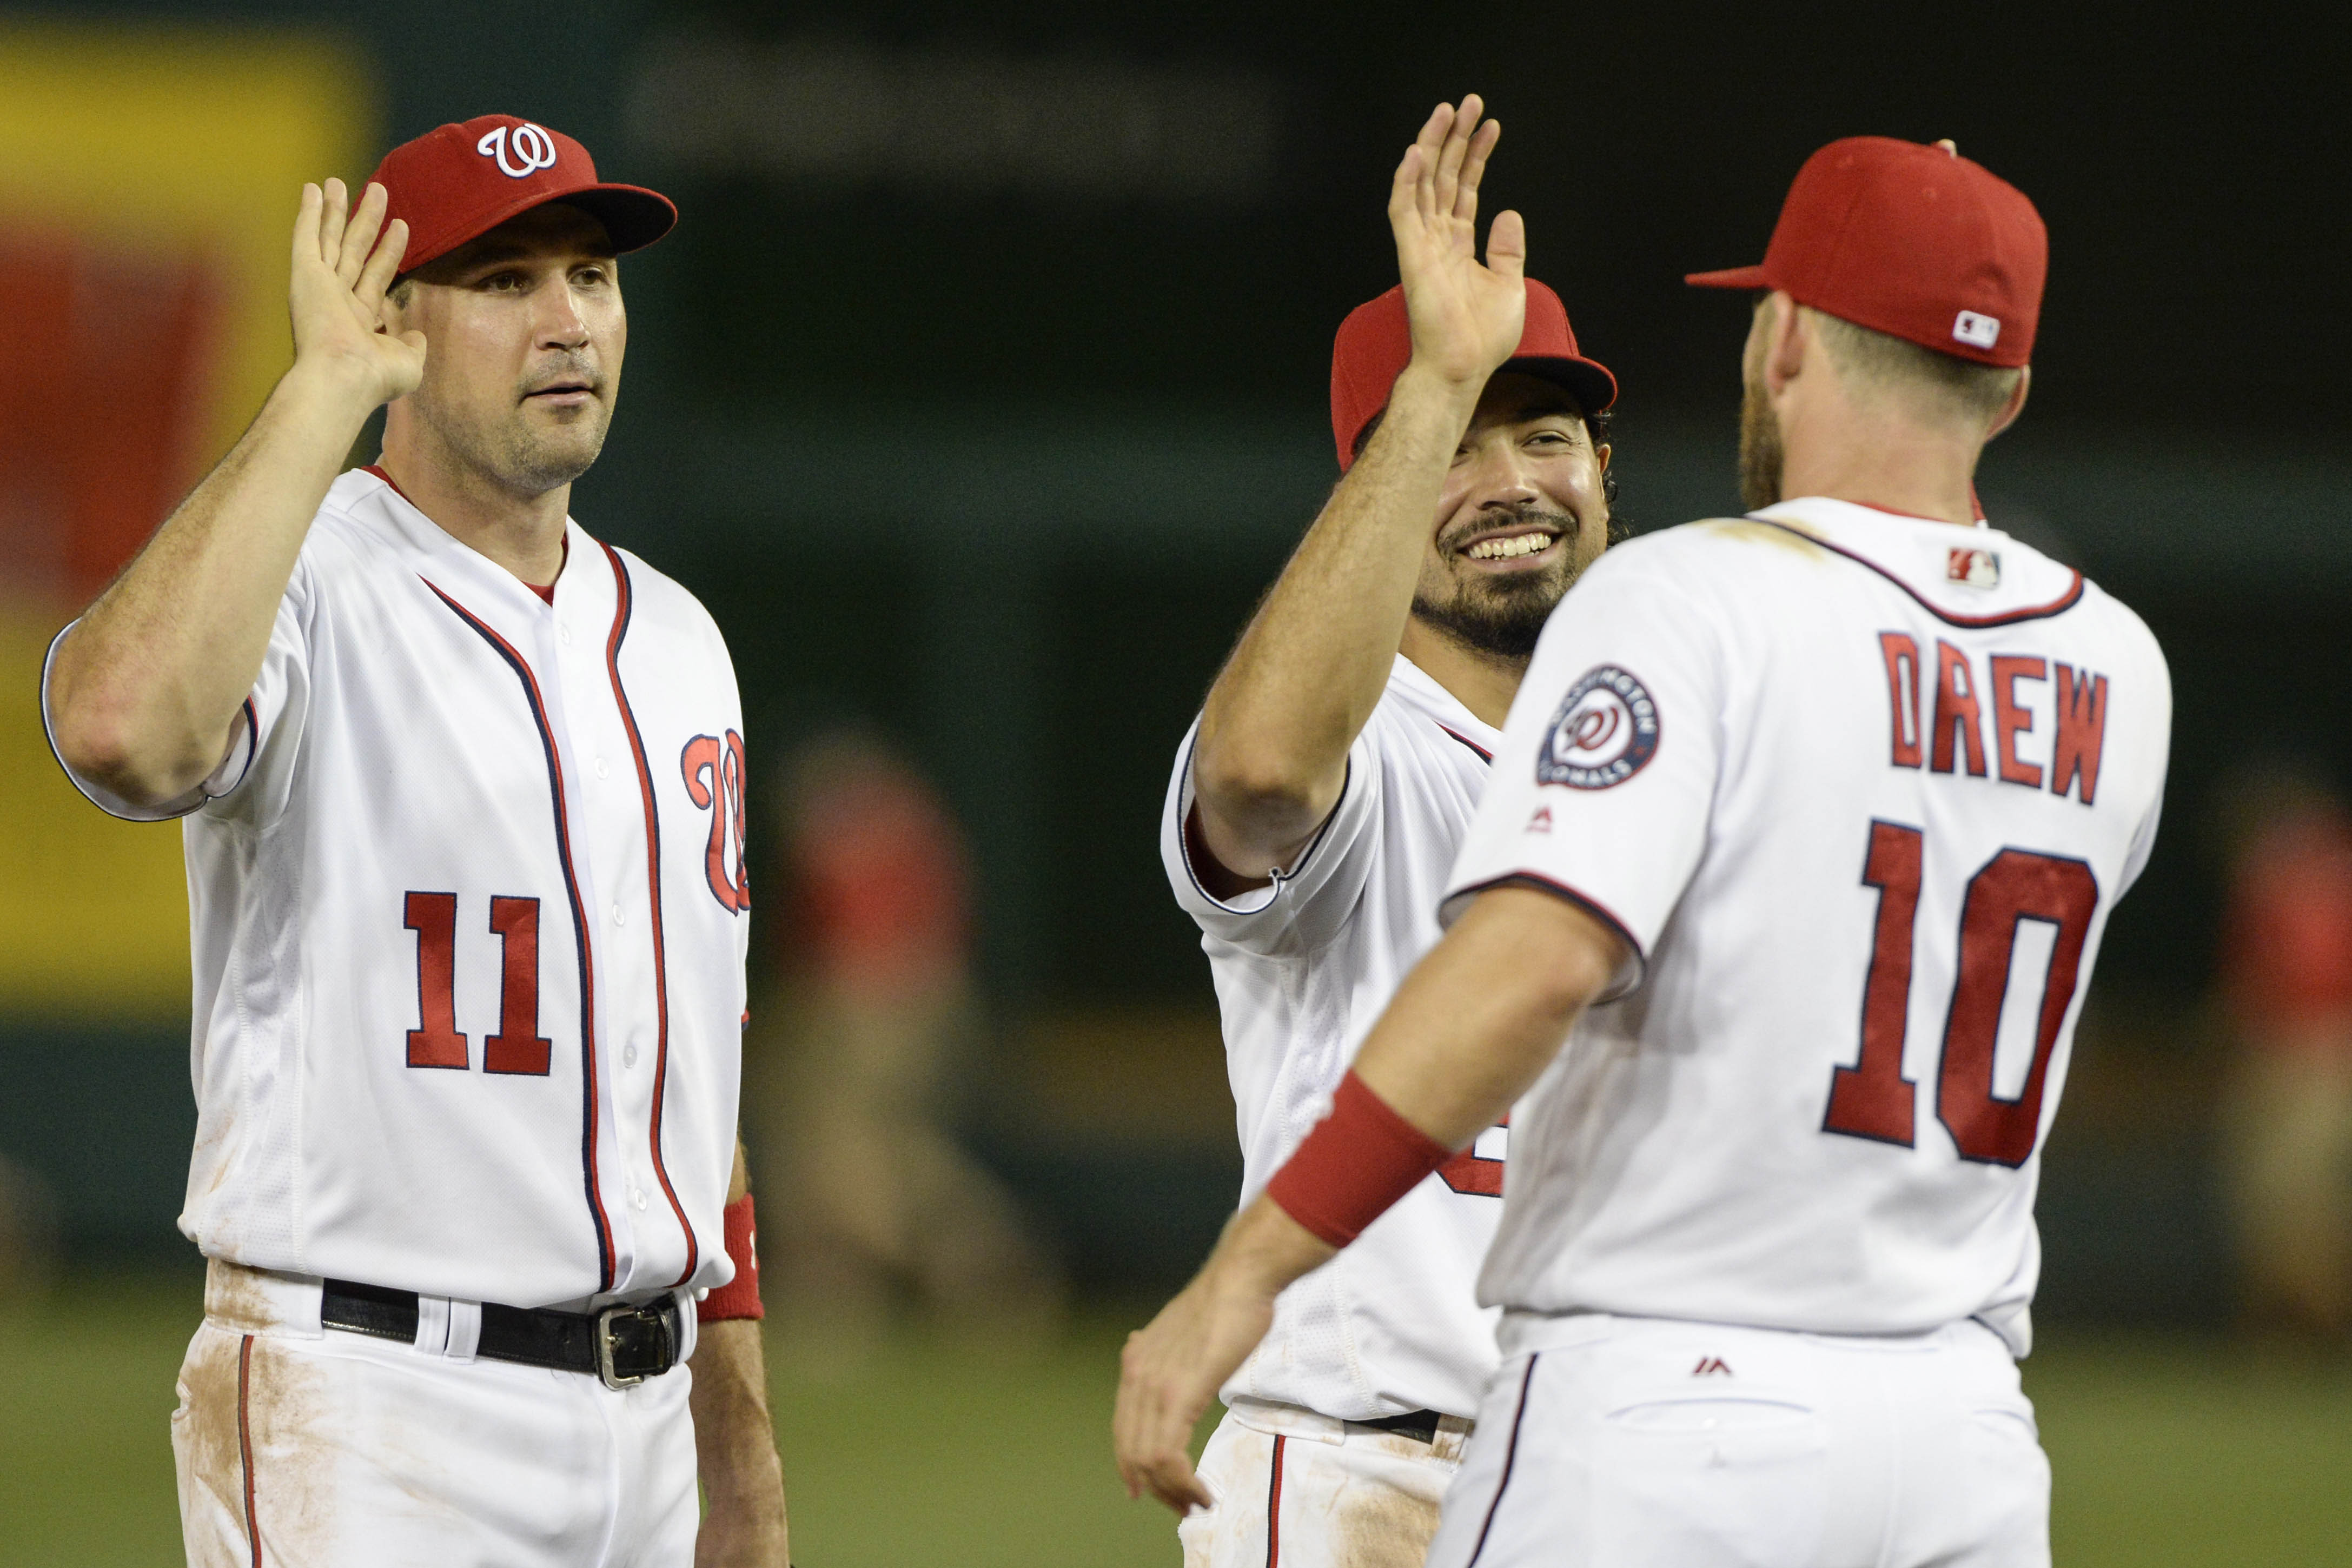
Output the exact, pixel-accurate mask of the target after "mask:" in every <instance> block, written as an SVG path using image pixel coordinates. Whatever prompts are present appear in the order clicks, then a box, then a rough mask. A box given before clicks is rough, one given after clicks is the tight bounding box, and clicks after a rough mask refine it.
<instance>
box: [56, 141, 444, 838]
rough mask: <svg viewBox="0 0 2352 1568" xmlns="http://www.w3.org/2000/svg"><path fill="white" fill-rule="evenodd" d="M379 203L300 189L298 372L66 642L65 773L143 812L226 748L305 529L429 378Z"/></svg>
mask: <svg viewBox="0 0 2352 1568" xmlns="http://www.w3.org/2000/svg"><path fill="white" fill-rule="evenodd" d="M385 201H386V198H385V194H384V191H383V187H382V186H381V185H370V186H369V187H368V188H367V192H366V194H365V195H364V196H363V197H362V200H361V202H360V205H359V210H358V211H357V212H351V211H349V196H348V194H347V193H346V192H345V191H344V188H343V183H342V182H341V181H340V180H329V181H328V182H327V183H326V185H325V187H324V188H323V189H321V188H320V187H319V186H317V185H305V186H303V187H302V203H301V209H300V213H299V215H298V216H297V217H296V219H295V221H294V259H293V278H292V283H291V285H290V287H289V304H290V307H291V314H292V317H293V325H294V363H293V366H292V367H291V368H290V369H289V370H288V371H287V372H286V374H285V375H284V376H283V377H281V378H280V379H279V380H278V385H277V388H276V389H275V390H274V391H273V392H271V393H270V394H269V400H268V402H266V403H264V404H263V405H262V410H261V413H260V415H259V416H258V417H257V418H256V419H255V420H254V422H253V424H252V425H251V427H250V428H248V429H247V431H246V433H245V434H244V436H243V438H241V439H240V440H239V441H238V442H237V444H236V446H235V447H233V448H231V449H230V451H229V454H228V455H227V456H226V457H224V458H222V459H221V461H220V463H219V465H218V466H216V467H215V468H214V469H213V471H212V473H211V474H209V475H207V476H205V481H204V483H203V484H201V485H199V486H196V488H195V491H194V493H193V494H192V495H190V496H189V497H188V498H187V499H186V500H185V501H184V502H182V503H181V504H180V507H179V509H178V510H177V511H175V512H173V514H172V516H171V517H170V518H169V519H167V520H166V521H165V522H164V524H163V528H160V529H158V530H157V532H156V534H155V537H154V538H152V539H150V540H148V542H147V546H146V548H145V549H142V550H141V551H140V552H139V555H138V558H137V559H134V560H133V561H132V562H131V565H130V567H129V568H128V569H127V570H125V571H124V572H123V574H122V575H121V577H120V578H118V579H116V580H115V582H114V585H113V586H112V587H110V588H109V589H108V590H107V591H105V593H103V594H101V595H100V597H99V600H98V602H97V603H95V604H93V605H91V606H90V607H89V612H88V613H87V614H85V615H84V616H83V617H82V619H81V621H80V622H79V623H78V624H76V625H75V627H74V628H73V630H72V631H71V632H68V634H67V636H66V638H65V640H64V642H63V643H61V644H59V646H58V653H57V657H56V659H55V661H54V662H53V663H52V664H51V666H50V671H49V687H48V708H49V716H50V724H51V733H52V737H53V738H54V739H55V740H56V742H57V747H58V755H59V756H60V757H62V758H64V759H65V761H66V763H67V765H68V767H70V768H73V769H74V770H75V771H76V772H77V773H79V774H80V775H81V776H83V777H84V778H87V779H90V780H91V781H93V782H94V783H97V784H100V785H102V786H103V787H105V788H106V789H110V790H111V791H112V792H113V793H115V794H116V795H119V796H121V798H122V799H123V800H127V801H129V802H130V803H131V804H132V805H134V806H140V807H145V808H154V807H162V806H167V805H170V804H172V803H173V802H176V801H179V800H184V799H185V798H187V797H188V796H189V794H190V793H191V792H192V791H193V790H194V789H195V788H196V787H197V786H198V785H199V784H201V783H202V782H203V781H204V779H205V777H206V776H207V775H208V774H210V773H211V772H212V771H213V769H214V768H217V767H218V766H219V765H220V762H221V759H222V758H224V757H225V756H226V755H227V751H228V747H229V745H230V743H231V741H232V739H233V738H234V737H235V733H236V732H235V729H234V728H233V726H234V723H235V721H236V715H237V709H238V708H239V706H241V705H242V704H243V703H244V701H245V699H246V696H247V694H248V693H249V692H251V690H252V689H253V683H254V679H255V677H256V676H257V675H258V674H259V673H260V670H261V660H262V655H263V654H264V653H266V652H267V651H268V646H269V630H270V625H271V623H272V622H273V620H274V619H275V617H276V615H277V612H278V600H279V599H280V597H282V596H283V595H284V593H285V591H286V582H287V579H288V578H289V576H290V575H292V573H293V570H294V559H295V557H296V555H297V554H298V553H299V551H300V549H301V548H302V538H303V536H304V534H305V533H306V532H308V530H309V528H310V519H311V517H312V516H313V515H314V514H316V513H317V511H318V509H319V503H320V501H321V500H322V499H324V498H325V497H326V494H327V487H328V486H330V485H331V484H333V483H334V480H335V475H336V473H337V471H338V470H339V469H340V468H341V466H342V462H343V457H344V455H345V454H347V453H348V452H350V450H351V445H352V442H353V441H355V440H357V439H358V437H359V433H360V427H361V426H362V423H365V422H366V419H367V416H368V414H369V413H371V412H372V411H373V409H374V408H375V407H376V405H377V404H379V403H382V402H388V401H389V400H391V399H393V398H396V397H400V396H402V395H404V394H405V393H406V392H409V391H410V390H411V389H413V388H414V387H415V385H416V382H417V379H418V378H419V377H420V376H421V375H422V374H423V373H424V369H425V338H424V335H423V334H422V333H419V332H407V333H404V334H401V335H400V336H398V337H394V336H392V335H390V334H388V333H387V332H385V331H384V329H383V297H384V290H385V289H386V288H387V287H389V286H390V285H391V283H392V280H393V277H394V274H395V273H396V272H397V270H398V268H399V266H400V257H401V254H402V252H403V251H404V250H405V249H406V248H407V245H408V228H407V225H405V224H403V223H400V222H397V221H395V222H394V223H393V224H392V225H391V226H390V227H389V228H386V229H384V231H383V236H382V243H380V244H379V243H378V238H377V232H376V231H377V229H378V228H379V227H381V226H382V225H383V213H384V206H385Z"/></svg>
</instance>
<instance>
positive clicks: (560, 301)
mask: <svg viewBox="0 0 2352 1568" xmlns="http://www.w3.org/2000/svg"><path fill="white" fill-rule="evenodd" d="M539 295H540V299H541V312H540V319H539V340H540V343H541V346H543V347H546V348H551V349H577V348H580V347H582V346H583V345H584V344H585V343H586V342H587V341H588V321H587V319H586V318H585V317H583V315H581V313H580V306H579V302H578V301H576V300H574V299H573V298H572V290H571V288H570V287H559V288H542V289H541V290H540V291H539Z"/></svg>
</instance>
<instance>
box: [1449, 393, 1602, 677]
mask: <svg viewBox="0 0 2352 1568" xmlns="http://www.w3.org/2000/svg"><path fill="white" fill-rule="evenodd" d="M1607 460H1608V449H1607V448H1606V447H1599V448H1596V447H1595V446H1594V445H1593V444H1592V432H1591V428H1590V427H1589V426H1588V425H1587V423H1585V420H1584V416H1583V413H1582V412H1581V411H1580V409H1579V408H1578V407H1577V405H1576V402H1575V400H1574V399H1573V398H1571V397H1570V396H1569V395H1568V394H1567V393H1566V392H1563V391H1562V390H1561V389H1560V388H1559V387H1558V386H1556V385H1554V384H1552V383H1551V382H1547V381H1543V380H1540V379H1538V378H1537V377H1534V376H1530V375H1527V374H1524V373H1522V372H1519V371H1501V372H1498V373H1497V374H1496V376H1495V377H1494V378H1493V380H1492V381H1490V382H1488V383H1487V386H1486V393H1485V395H1484V396H1482V397H1481V398H1480V400H1479V404H1478V412H1477V413H1476V415H1475V417H1474V418H1473V420H1472V421H1471V424H1470V429H1469V431H1468V432H1467V434H1465V435H1464V437H1463V441H1462V446H1461V450H1460V451H1459V452H1458V453H1457V454H1456V455H1455V456H1454V465H1453V467H1452V469H1451V471H1450V472H1449V473H1448V475H1447V476H1446V481H1445V489H1444V494H1443V496H1442V497H1440V499H1439V503H1438V518H1439V521H1438V525H1437V528H1436V531H1435V533H1434V535H1433V537H1432V538H1431V539H1430V543H1429V549H1428V552H1427V553H1426V554H1425V555H1424V556H1423V559H1422V566H1421V579H1420V580H1419V582H1417V583H1416V584H1415V585H1414V590H1413V599H1412V613H1413V617H1414V619H1415V620H1416V621H1419V622H1423V624H1425V625H1427V626H1428V627H1429V628H1431V629H1432V630H1433V631H1436V632H1442V633H1443V634H1444V636H1445V637H1447V638H1448V639H1449V640H1451V641H1452V642H1454V643H1457V644H1459V645H1460V646H1462V647H1465V648H1467V649H1469V650H1470V651H1471V652H1473V653H1480V654H1485V655H1487V656H1489V657H1493V658H1498V659H1507V660H1513V661H1518V662H1524V661H1525V660H1527V659H1528V657H1530V656H1531V655H1532V654H1533V653H1534V652H1535V646H1536V639H1537V638H1538V636H1540V635H1541V634H1542V632H1543V628H1544V622H1546V621H1547V620H1549V618H1550V616H1551V612H1552V607H1553V606H1554V605H1557V604H1558V603H1559V601H1560V598H1561V596H1562V595H1564V594H1566V593H1567V592H1568V591H1569V589H1570V587H1571V586H1573V585H1574V583H1575V581H1576V580H1577V579H1578V578H1579V577H1580V576H1582V575H1583V573H1584V569H1585V568H1586V567H1589V566H1591V564H1592V563H1593V561H1594V560H1596V559H1599V558H1600V555H1601V550H1602V549H1604V548H1605V547H1606V546H1607V544H1608V542H1609V502H1608V497H1607V488H1606V485H1605V483H1604V476H1605V473H1606V469H1607V465H1608V463H1607Z"/></svg>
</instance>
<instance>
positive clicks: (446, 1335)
mask: <svg viewBox="0 0 2352 1568" xmlns="http://www.w3.org/2000/svg"><path fill="white" fill-rule="evenodd" d="M481 1341H482V1303H481V1302H479V1301H452V1300H451V1299H450V1298H448V1297H447V1296H419V1297H417V1298H416V1351H417V1354H420V1355H432V1356H440V1357H442V1358H444V1359H446V1360H449V1361H471V1360H473V1359H474V1352H475V1348H476V1347H477V1346H478V1345H479V1344H480V1343H481Z"/></svg>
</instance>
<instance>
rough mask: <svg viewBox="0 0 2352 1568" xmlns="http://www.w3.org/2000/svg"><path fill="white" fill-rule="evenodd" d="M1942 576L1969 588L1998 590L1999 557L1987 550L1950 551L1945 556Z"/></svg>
mask: <svg viewBox="0 0 2352 1568" xmlns="http://www.w3.org/2000/svg"><path fill="white" fill-rule="evenodd" d="M1944 575H1945V577H1947V578H1948V579H1949V580H1952V581H1954V582H1965V583H1967V584H1968V585H1969V587H1970V588H1999V587H2000V557H1999V556H1997V555H1995V554H1993V552H1992V551H1990V550H1989V549H1956V550H1952V551H1949V552H1948V554H1947V557H1946V562H1945V566H1944Z"/></svg>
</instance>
